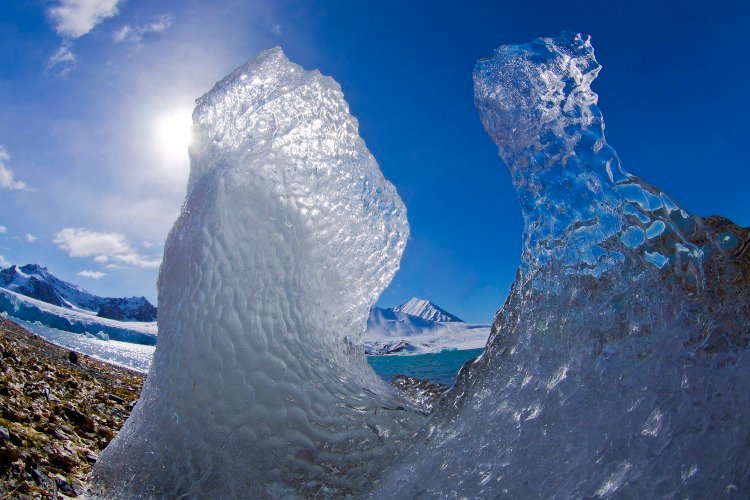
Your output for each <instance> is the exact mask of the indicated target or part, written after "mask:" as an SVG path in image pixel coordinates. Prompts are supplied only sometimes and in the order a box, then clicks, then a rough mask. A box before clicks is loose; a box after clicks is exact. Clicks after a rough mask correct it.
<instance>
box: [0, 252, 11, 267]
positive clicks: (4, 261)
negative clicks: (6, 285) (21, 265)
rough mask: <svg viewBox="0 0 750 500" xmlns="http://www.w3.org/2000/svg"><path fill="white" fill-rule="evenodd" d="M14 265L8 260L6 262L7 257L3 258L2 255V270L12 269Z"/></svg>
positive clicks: (0, 258)
mask: <svg viewBox="0 0 750 500" xmlns="http://www.w3.org/2000/svg"><path fill="white" fill-rule="evenodd" d="M12 265H13V264H11V263H10V262H8V261H7V260H5V257H3V256H2V255H0V269H5V268H6V267H10V266H12Z"/></svg>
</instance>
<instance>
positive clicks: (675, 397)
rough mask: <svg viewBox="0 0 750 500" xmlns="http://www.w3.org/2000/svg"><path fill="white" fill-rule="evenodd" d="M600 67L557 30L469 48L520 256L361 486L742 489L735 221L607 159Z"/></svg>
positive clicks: (743, 381)
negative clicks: (496, 304) (451, 369)
mask: <svg viewBox="0 0 750 500" xmlns="http://www.w3.org/2000/svg"><path fill="white" fill-rule="evenodd" d="M600 69H601V66H600V65H599V63H598V62H597V60H596V58H595V57H594V51H593V48H592V45H591V43H590V40H589V39H588V38H584V37H581V36H580V35H576V34H571V33H563V34H562V35H561V36H559V37H557V38H540V39H536V40H534V41H532V42H530V43H527V44H523V45H512V46H502V47H500V48H498V49H497V50H496V51H495V53H494V55H493V57H491V58H488V59H483V60H480V61H479V62H478V63H477V65H476V67H475V70H474V91H475V94H474V96H475V104H476V107H477V109H478V111H479V115H480V118H481V121H482V123H483V125H484V127H485V129H486V131H487V132H488V134H489V135H490V137H491V138H492V140H493V141H494V142H495V143H496V144H497V147H498V151H499V154H500V157H501V158H502V160H503V161H504V163H505V164H506V165H507V166H508V168H509V169H510V172H511V177H512V181H513V184H514V187H515V188H516V191H517V193H518V198H519V201H520V205H521V210H522V214H523V218H524V225H525V227H524V234H523V241H522V260H521V264H520V266H519V269H518V272H517V279H516V281H515V282H514V284H513V286H512V289H511V292H510V295H509V297H508V299H507V301H506V302H505V304H504V305H503V307H502V309H500V310H499V311H498V313H497V314H496V316H495V319H494V323H493V327H492V332H491V335H490V338H489V340H488V343H487V348H486V350H485V352H484V353H483V354H482V356H480V357H479V358H478V359H476V360H475V361H474V362H473V363H471V364H469V365H468V366H465V367H464V368H463V369H462V371H461V373H460V374H459V376H458V380H457V383H456V385H455V386H454V387H453V388H452V389H451V391H450V392H449V393H448V394H447V395H446V396H444V397H443V398H442V400H441V401H440V402H439V403H438V407H437V408H436V410H434V412H433V413H432V415H431V416H430V419H429V420H428V422H427V423H426V424H425V426H424V428H423V429H422V430H421V431H420V434H419V436H418V437H417V438H416V439H414V440H413V441H412V444H411V446H410V447H409V449H408V450H407V451H405V452H403V454H402V455H401V458H400V460H399V461H397V462H396V463H394V464H393V466H392V467H391V468H389V469H388V470H387V471H386V472H385V473H384V474H383V476H382V478H381V479H380V480H379V482H378V485H377V486H376V487H375V490H374V495H373V496H375V497H376V498H379V497H385V498H391V497H400V498H410V497H416V496H420V497H433V496H441V497H449V498H456V497H462V496H471V497H480V498H494V497H497V496H505V497H510V498H519V497H521V498H525V497H541V498H548V497H563V498H591V497H602V498H604V497H610V496H618V497H626V498H631V497H640V498H653V497H677V496H679V497H717V496H720V495H726V494H732V493H738V492H739V493H740V494H746V493H747V491H749V490H750V459H749V458H748V457H749V456H750V455H749V452H750V427H748V425H747V422H748V419H749V418H750V356H749V354H748V340H750V250H749V249H750V232H749V231H748V230H747V229H746V228H741V227H738V226H737V225H735V224H733V223H732V222H731V221H729V220H727V219H725V218H722V217H716V216H712V217H699V216H695V215H691V214H689V213H687V212H686V211H685V210H683V209H682V208H681V207H680V206H679V205H678V204H677V203H676V202H675V201H674V200H673V199H671V198H670V197H669V196H668V195H667V194H666V193H664V192H663V191H661V190H659V189H658V188H656V187H654V186H651V185H649V184H647V183H646V182H644V181H643V180H641V179H640V178H638V177H636V176H634V175H631V174H629V173H627V172H626V171H625V170H624V169H623V167H622V165H621V162H620V159H619V158H618V156H617V154H616V152H615V151H614V149H613V148H612V147H611V146H609V145H608V144H607V142H606V140H605V136H604V120H603V117H602V114H601V111H600V110H599V108H598V107H597V101H598V97H597V95H596V94H595V93H594V92H593V91H592V90H591V88H590V85H591V83H592V82H593V80H594V79H595V78H596V76H597V74H598V73H599V71H600ZM645 118H647V117H645ZM425 478H429V480H425Z"/></svg>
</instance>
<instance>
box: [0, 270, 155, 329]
mask: <svg viewBox="0 0 750 500" xmlns="http://www.w3.org/2000/svg"><path fill="white" fill-rule="evenodd" d="M0 288H5V289H7V290H10V291H12V292H15V293H18V294H21V295H25V296H27V297H31V298H32V299H36V300H40V301H42V302H46V303H48V304H52V305H54V306H58V307H64V308H68V309H74V310H76V309H77V310H82V311H87V312H92V313H94V314H96V315H97V316H99V317H101V318H109V319H114V320H118V321H146V322H148V321H156V307H154V306H153V304H151V303H150V302H149V301H148V300H147V299H146V298H145V297H122V298H116V297H99V296H97V295H94V294H92V293H90V292H87V291H86V290H84V289H83V288H81V287H80V286H78V285H74V284H72V283H68V282H67V281H63V280H61V279H59V278H57V277H56V276H55V275H53V274H52V273H50V272H49V270H48V269H47V268H46V267H43V266H40V265H38V264H27V265H25V266H21V267H19V266H11V267H9V268H7V269H3V270H0Z"/></svg>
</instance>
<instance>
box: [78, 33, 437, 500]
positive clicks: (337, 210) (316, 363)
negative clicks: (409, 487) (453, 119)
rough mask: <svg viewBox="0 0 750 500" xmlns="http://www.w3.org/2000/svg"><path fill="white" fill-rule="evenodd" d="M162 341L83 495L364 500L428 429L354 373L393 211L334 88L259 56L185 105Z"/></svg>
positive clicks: (391, 241)
mask: <svg viewBox="0 0 750 500" xmlns="http://www.w3.org/2000/svg"><path fill="white" fill-rule="evenodd" d="M193 135H194V140H193V143H192V144H191V146H190V150H189V153H190V160H191V167H190V177H189V180H188V189H187V196H186V199H185V202H184V205H183V208H182V211H181V214H180V216H179V218H178V220H177V221H176V222H175V225H174V227H173V228H172V230H171V232H170V234H169V236H168V238H167V242H166V245H165V252H164V260H163V262H162V266H161V269H160V274H159V283H158V289H159V292H158V303H159V315H158V320H157V321H158V326H159V342H158V344H157V347H156V351H155V354H154V360H153V364H152V365H151V368H150V371H149V374H148V378H147V380H146V383H145V386H144V388H143V392H142V394H141V397H140V400H139V402H138V404H137V405H136V406H135V408H134V410H133V412H132V414H131V416H130V417H129V419H128V420H127V422H126V423H125V425H124V427H123V429H122V430H121V431H120V433H119V434H118V435H117V437H116V438H115V439H114V440H113V441H112V443H110V445H109V446H108V447H107V448H106V449H105V451H104V452H103V453H102V455H101V457H100V460H99V461H98V462H97V464H96V467H95V468H94V470H93V472H92V476H91V483H92V487H91V491H90V495H92V496H100V497H105V498H118V497H120V498H121V497H124V498H131V497H134V496H137V497H165V496H167V497H177V496H189V497H195V496H201V497H207V498H216V497H220V498H221V497H251V498H253V497H256V498H257V497H269V496H270V497H281V496H285V495H303V496H310V497H312V496H330V495H333V494H337V495H347V494H352V493H354V492H358V491H363V490H364V489H365V488H366V487H369V484H371V482H372V481H374V480H375V479H376V477H377V476H378V475H379V473H380V471H382V469H383V468H385V466H386V465H387V463H389V462H390V461H391V460H392V457H393V455H394V453H395V452H396V450H397V449H398V448H399V447H400V445H401V444H402V443H403V441H404V440H405V439H406V438H407V437H411V436H412V435H413V433H414V432H415V431H416V430H417V429H418V427H419V426H420V425H421V423H422V422H423V420H424V416H423V414H422V412H421V411H419V409H418V408H415V407H412V406H411V405H410V404H409V402H408V400H407V399H406V398H404V397H403V396H402V395H401V394H399V392H398V391H397V390H396V389H395V388H392V387H389V386H388V385H387V384H385V382H383V381H382V380H380V379H379V378H378V376H377V375H375V373H374V372H373V371H372V370H371V369H370V367H369V366H368V365H367V363H366V361H365V357H364V353H363V349H362V340H363V339H362V336H363V334H364V332H365V327H366V321H367V316H368V310H369V308H370V306H371V305H372V304H373V303H374V302H375V300H376V299H377V297H378V295H379V294H380V292H381V291H382V290H383V289H384V288H385V286H387V285H388V283H389V282H390V281H391V279H392V277H393V275H394V273H395V272H396V270H397V268H398V265H399V261H400V259H401V255H402V253H403V250H404V246H405V244H406V240H407V237H408V234H409V226H408V223H407V219H406V209H405V207H404V205H403V203H402V202H401V199H400V198H399V196H398V194H397V193H396V190H395V188H394V187H393V185H392V184H390V183H389V182H388V181H387V180H386V179H385V178H384V177H383V175H382V174H381V172H380V169H379V167H378V164H377V162H376V161H375V159H374V157H373V156H372V155H371V154H370V152H369V151H368V149H367V147H366V145H365V143H364V141H363V140H362V139H361V138H360V136H359V133H358V124H357V121H356V120H355V118H354V117H352V115H351V114H350V113H349V107H348V105H347V103H346V101H345V100H344V97H343V94H342V92H341V88H340V86H339V85H338V84H337V83H336V82H335V81H334V80H333V79H332V78H330V77H326V76H323V75H321V74H320V73H319V72H318V71H306V70H304V69H303V68H301V67H300V66H298V65H296V64H293V63H292V62H290V61H289V60H288V59H287V58H286V57H285V55H284V54H283V52H282V51H281V49H280V48H278V47H277V48H274V49H270V50H268V51H265V52H262V53H260V54H259V55H258V56H256V57H255V58H254V59H252V60H251V61H249V62H247V63H246V64H244V65H242V66H240V67H239V68H237V69H236V70H235V71H234V72H232V73H231V74H230V75H229V76H227V77H226V78H225V79H223V80H222V81H220V82H219V83H217V84H216V86H215V87H214V88H213V89H212V90H211V91H209V92H208V93H207V94H205V95H204V96H203V97H201V98H200V99H199V100H198V101H197V105H196V108H195V111H194V113H193Z"/></svg>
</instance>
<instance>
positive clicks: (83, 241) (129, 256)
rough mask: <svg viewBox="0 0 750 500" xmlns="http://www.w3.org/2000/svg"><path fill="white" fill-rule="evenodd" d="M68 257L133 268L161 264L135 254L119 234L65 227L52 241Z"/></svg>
mask: <svg viewBox="0 0 750 500" xmlns="http://www.w3.org/2000/svg"><path fill="white" fill-rule="evenodd" d="M53 242H54V243H55V244H57V246H59V247H60V249H61V250H63V251H65V252H67V253H68V255H69V256H70V257H92V258H93V259H94V261H95V262H98V263H106V262H110V261H113V262H114V263H116V264H123V265H127V266H133V267H143V268H156V267H159V264H160V263H161V262H160V261H159V260H157V259H151V258H148V257H146V256H144V255H141V254H139V253H138V252H136V251H135V250H134V249H133V247H132V246H131V245H130V243H129V242H128V240H127V239H126V238H125V236H123V235H122V234H119V233H100V232H96V231H90V230H88V229H84V228H80V227H78V228H75V227H66V228H63V229H61V230H60V231H59V232H58V233H57V234H56V235H55V239H54V240H53Z"/></svg>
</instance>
